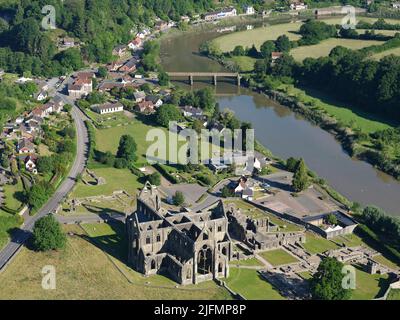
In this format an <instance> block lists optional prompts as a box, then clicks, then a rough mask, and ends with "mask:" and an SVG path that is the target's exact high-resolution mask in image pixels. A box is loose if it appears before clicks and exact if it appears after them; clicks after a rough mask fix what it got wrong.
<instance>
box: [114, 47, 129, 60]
mask: <svg viewBox="0 0 400 320" xmlns="http://www.w3.org/2000/svg"><path fill="white" fill-rule="evenodd" d="M126 50H127V47H126V46H125V45H123V44H121V45H119V46H116V47H115V48H114V49H113V52H112V54H113V55H114V56H118V57H120V58H121V57H122V56H123V55H124V54H125V53H126Z"/></svg>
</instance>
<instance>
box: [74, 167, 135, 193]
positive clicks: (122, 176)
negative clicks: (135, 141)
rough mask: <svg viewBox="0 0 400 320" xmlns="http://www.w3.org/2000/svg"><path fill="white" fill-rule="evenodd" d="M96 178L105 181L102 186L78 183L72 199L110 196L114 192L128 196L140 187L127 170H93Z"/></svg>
mask: <svg viewBox="0 0 400 320" xmlns="http://www.w3.org/2000/svg"><path fill="white" fill-rule="evenodd" d="M92 171H94V172H95V174H96V175H97V177H99V178H100V177H102V178H104V179H105V184H102V185H97V186H93V185H85V184H84V183H83V182H79V183H78V184H77V186H76V187H75V189H74V191H73V193H72V197H78V198H84V197H93V196H99V195H106V196H108V195H111V194H112V193H113V192H114V191H118V190H124V191H126V192H128V193H129V194H135V193H136V191H137V189H138V188H140V187H141V186H142V184H141V183H140V182H138V178H137V176H135V175H134V174H132V172H131V171H130V170H128V169H116V168H111V167H110V168H99V169H93V170H92Z"/></svg>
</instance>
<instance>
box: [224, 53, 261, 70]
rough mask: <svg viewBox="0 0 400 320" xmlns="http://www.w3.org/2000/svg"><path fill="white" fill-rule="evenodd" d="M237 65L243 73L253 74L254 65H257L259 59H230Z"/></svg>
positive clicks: (243, 57) (245, 57)
mask: <svg viewBox="0 0 400 320" xmlns="http://www.w3.org/2000/svg"><path fill="white" fill-rule="evenodd" d="M229 60H232V61H233V62H235V63H236V65H237V66H238V67H239V68H240V71H241V72H251V71H253V70H254V64H255V63H256V61H257V59H254V58H251V57H247V56H240V57H232V58H229Z"/></svg>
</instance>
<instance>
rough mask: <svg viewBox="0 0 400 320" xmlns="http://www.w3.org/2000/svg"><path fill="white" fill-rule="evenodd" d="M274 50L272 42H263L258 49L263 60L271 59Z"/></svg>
mask: <svg viewBox="0 0 400 320" xmlns="http://www.w3.org/2000/svg"><path fill="white" fill-rule="evenodd" d="M275 50H276V47H275V43H274V41H272V40H268V41H265V42H264V43H263V44H262V45H261V47H260V54H261V56H262V57H263V58H268V57H271V53H272V52H273V51H275Z"/></svg>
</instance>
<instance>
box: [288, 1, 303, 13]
mask: <svg viewBox="0 0 400 320" xmlns="http://www.w3.org/2000/svg"><path fill="white" fill-rule="evenodd" d="M290 9H291V10H296V11H300V10H306V9H307V5H306V4H305V3H304V2H293V3H291V4H290Z"/></svg>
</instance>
